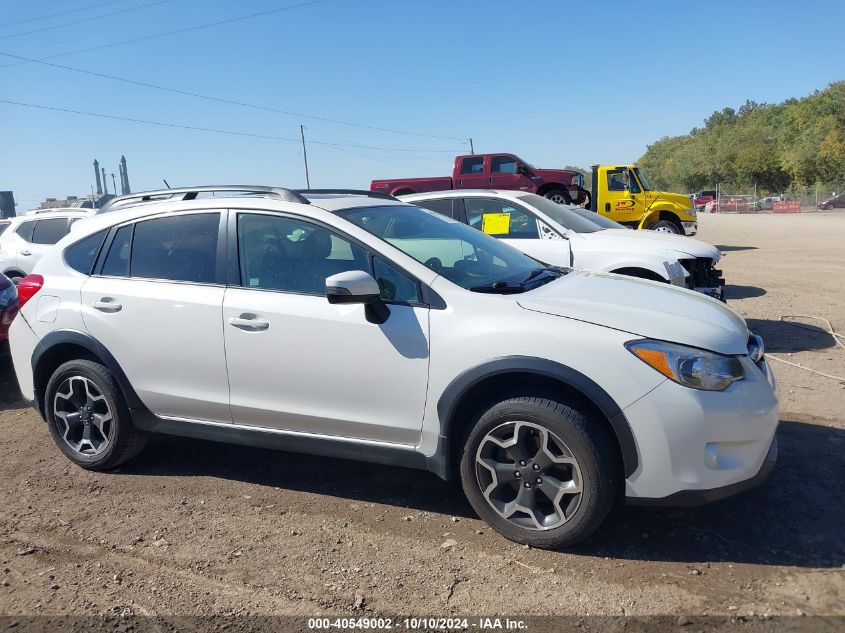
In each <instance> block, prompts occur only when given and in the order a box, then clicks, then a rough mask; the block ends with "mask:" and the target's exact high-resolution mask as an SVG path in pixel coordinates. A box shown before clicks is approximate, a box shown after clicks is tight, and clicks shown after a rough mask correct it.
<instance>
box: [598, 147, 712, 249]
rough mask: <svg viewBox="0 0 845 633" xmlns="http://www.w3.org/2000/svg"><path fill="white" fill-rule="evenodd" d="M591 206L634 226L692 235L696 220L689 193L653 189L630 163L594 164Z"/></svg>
mask: <svg viewBox="0 0 845 633" xmlns="http://www.w3.org/2000/svg"><path fill="white" fill-rule="evenodd" d="M592 169H593V186H592V191H591V192H590V200H591V202H590V208H591V209H592V210H593V211H595V212H596V213H598V214H600V215H602V216H605V217H607V218H609V219H611V220H615V221H616V222H619V223H620V224H624V225H626V226H629V227H631V228H633V229H650V230H653V231H661V232H663V233H675V234H678V235H695V234H696V232H697V231H698V222H697V221H696V216H695V207H693V205H692V200H690V198H689V196H685V195H683V194H680V193H669V192H667V191H655V190H654V189H653V188H652V186H651V183H649V181H648V178H646V176H645V174H644V173H643V171H642V170H641V169H640V168H639V167H637V166H636V165H634V164H631V165H593V167H592Z"/></svg>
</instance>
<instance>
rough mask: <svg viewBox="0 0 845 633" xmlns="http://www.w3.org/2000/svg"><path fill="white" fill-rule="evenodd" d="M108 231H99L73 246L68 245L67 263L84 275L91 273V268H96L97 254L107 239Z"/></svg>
mask: <svg viewBox="0 0 845 633" xmlns="http://www.w3.org/2000/svg"><path fill="white" fill-rule="evenodd" d="M106 233H108V231H107V230H102V231H99V232H98V233H94V234H93V235H89V236H88V237H86V238H85V239H84V240H80V241H79V242H77V243H76V244H73V245H72V246H68V247H67V249H65V262H66V263H67V265H68V266H70V267H71V268H73V269H74V270H75V271H77V272H80V273H82V274H83V275H90V274H91V269H92V268H94V261H95V260H96V259H97V254H98V253H99V252H100V248H101V247H102V246H103V242H104V241H105V239H106Z"/></svg>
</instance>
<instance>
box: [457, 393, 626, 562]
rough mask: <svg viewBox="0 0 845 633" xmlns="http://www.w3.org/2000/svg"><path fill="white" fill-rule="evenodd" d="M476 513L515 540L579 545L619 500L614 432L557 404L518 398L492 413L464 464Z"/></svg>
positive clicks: (474, 435) (478, 428) (473, 436)
mask: <svg viewBox="0 0 845 633" xmlns="http://www.w3.org/2000/svg"><path fill="white" fill-rule="evenodd" d="M460 468H461V481H462V484H463V488H464V492H465V494H466V496H467V498H468V499H469V502H470V503H471V504H472V507H473V508H474V509H475V511H476V512H477V513H478V515H479V516H480V517H481V518H482V519H483V520H484V521H485V522H487V523H488V524H489V525H491V526H492V527H493V528H494V529H495V530H496V531H497V532H499V533H500V534H502V535H503V536H504V537H505V538H508V539H510V540H512V541H516V542H517V543H523V544H527V545H531V546H533V547H540V548H561V547H568V546H572V545H575V544H576V543H578V542H580V541H582V540H583V539H585V538H587V537H588V536H590V534H592V533H593V532H594V531H595V530H596V529H597V528H598V527H599V526H600V525H601V523H602V522H603V521H604V519H605V518H606V517H607V515H608V514H609V512H610V511H611V509H613V507H614V505H615V503H616V502H617V501H618V499H619V490H620V486H621V485H622V481H621V477H620V472H621V467H620V464H619V458H618V454H617V451H616V447H615V442H614V441H613V439H612V437H611V436H610V432H609V430H608V429H607V428H606V427H605V426H604V425H603V424H601V423H600V422H598V421H595V420H591V419H589V418H588V416H587V415H585V414H584V413H583V412H582V411H580V410H579V409H578V408H576V407H572V406H569V405H567V404H565V403H563V402H558V401H556V400H554V399H549V398H541V397H517V398H511V399H508V400H504V401H502V402H499V403H497V404H495V405H494V406H492V407H491V408H490V409H488V410H487V411H486V412H485V413H484V414H483V415H482V416H481V418H480V419H479V420H478V422H477V423H476V425H475V427H474V428H473V429H472V431H471V432H470V435H469V438H468V439H467V442H466V444H465V447H464V453H463V457H462V459H461V467H460Z"/></svg>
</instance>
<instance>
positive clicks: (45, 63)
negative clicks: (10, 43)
mask: <svg viewBox="0 0 845 633" xmlns="http://www.w3.org/2000/svg"><path fill="white" fill-rule="evenodd" d="M0 55H4V56H6V57H11V58H12V59H17V60H21V62H23V63H34V64H40V65H42V66H49V67H51V68H59V69H61V70H69V71H71V72H75V73H80V74H83V75H89V76H92V77H99V78H101V79H110V80H112V81H119V82H122V83H125V84H131V85H133V86H142V87H144V88H151V89H153V90H160V91H162V92H169V93H172V94H178V95H184V96H187V97H194V98H197V99H205V100H206V101H215V102H217V103H226V104H229V105H236V106H241V107H244V108H252V109H253V110H264V111H266V112H275V113H277V114H285V115H288V116H293V117H298V118H301V119H311V120H312V121H321V122H323V123H334V124H336V125H347V126H350V127H357V128H361V129H366V130H375V131H378V132H389V133H392V134H406V135H409V136H420V137H424V138H437V139H443V140H447V141H461V142H466V139H463V138H458V137H455V136H441V135H437V134H424V133H422V132H409V131H407V130H396V129H391V128H385V127H378V126H375V125H366V124H364V123H355V122H352V121H342V120H340V119H330V118H327V117H319V116H313V115H310V114H303V113H302V112H293V111H291V110H282V109H280V108H273V107H270V106H264V105H257V104H254V103H246V102H244V101H236V100H234V99H225V98H223V97H214V96H211V95H204V94H200V93H197V92H191V91H189V90H180V89H178V88H170V87H168V86H160V85H158V84H153V83H149V82H146V81H137V80H134V79H127V78H126V77H118V76H116V75H107V74H105V73H98V72H94V71H93V70H85V69H84V68H76V67H74V66H65V65H63V64H56V63H53V62H48V61H44V59H34V58H31V57H24V56H23V55H14V54H12V53H4V52H2V51H0ZM0 68H2V66H0Z"/></svg>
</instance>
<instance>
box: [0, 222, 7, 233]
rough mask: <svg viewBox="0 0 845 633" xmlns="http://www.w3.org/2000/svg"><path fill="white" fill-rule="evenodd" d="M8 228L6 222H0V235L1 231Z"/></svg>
mask: <svg viewBox="0 0 845 633" xmlns="http://www.w3.org/2000/svg"><path fill="white" fill-rule="evenodd" d="M8 228H9V223H8V222H0V235H3V231H5V230H6V229H8Z"/></svg>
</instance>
